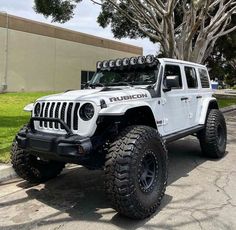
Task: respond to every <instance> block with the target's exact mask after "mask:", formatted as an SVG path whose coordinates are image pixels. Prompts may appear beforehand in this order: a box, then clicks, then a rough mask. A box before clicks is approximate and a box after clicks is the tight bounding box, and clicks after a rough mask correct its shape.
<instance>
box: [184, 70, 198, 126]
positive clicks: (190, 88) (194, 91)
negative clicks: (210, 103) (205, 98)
mask: <svg viewBox="0 0 236 230" xmlns="http://www.w3.org/2000/svg"><path fill="white" fill-rule="evenodd" d="M184 75H185V78H186V83H187V87H186V97H188V100H187V105H188V114H187V121H188V125H189V127H193V126H196V125H197V124H198V116H199V114H198V109H199V105H200V103H201V99H202V95H201V92H200V90H199V85H200V84H199V81H198V77H197V70H196V69H195V68H194V67H193V66H187V65H185V66H184Z"/></svg>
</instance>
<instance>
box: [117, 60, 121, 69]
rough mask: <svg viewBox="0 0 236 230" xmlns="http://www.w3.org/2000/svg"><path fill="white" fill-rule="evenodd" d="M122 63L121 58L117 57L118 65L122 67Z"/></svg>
mask: <svg viewBox="0 0 236 230" xmlns="http://www.w3.org/2000/svg"><path fill="white" fill-rule="evenodd" d="M121 65H122V60H121V59H116V67H120V66H121Z"/></svg>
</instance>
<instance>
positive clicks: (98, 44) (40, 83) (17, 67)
mask: <svg viewBox="0 0 236 230" xmlns="http://www.w3.org/2000/svg"><path fill="white" fill-rule="evenodd" d="M4 20H5V21H4ZM6 24H7V23H6V15H1V14H0V83H1V86H2V84H3V83H4V76H5V73H7V76H5V77H6V80H7V82H6V83H7V91H8V92H15V91H28V92H29V91H62V90H67V89H79V88H80V83H81V71H82V70H83V71H95V67H96V62H97V61H98V60H106V59H113V58H118V57H130V56H137V55H141V54H142V48H139V47H135V46H130V45H127V44H122V43H118V42H114V41H110V40H107V39H103V38H98V37H94V36H91V35H86V34H82V33H79V32H74V31H69V30H65V29H61V28H58V27H52V26H49V25H47V24H42V23H37V22H33V21H29V20H26V19H22V18H17V17H14V16H9V18H8V25H7V26H6ZM4 27H9V28H8V29H7V28H4ZM35 28H36V29H37V30H36V29H35ZM7 32H8V39H7V40H8V41H7V43H6V38H7ZM6 54H7V55H6ZM6 61H7V65H6ZM6 68H7V71H6Z"/></svg>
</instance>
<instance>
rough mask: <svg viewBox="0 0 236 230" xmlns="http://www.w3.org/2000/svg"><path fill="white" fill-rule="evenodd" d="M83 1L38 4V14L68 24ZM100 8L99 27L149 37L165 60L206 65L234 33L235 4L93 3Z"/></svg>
mask: <svg viewBox="0 0 236 230" xmlns="http://www.w3.org/2000/svg"><path fill="white" fill-rule="evenodd" d="M81 1H82V0H35V7H34V8H35V11H36V12H38V13H42V14H44V15H45V16H46V17H48V16H52V18H53V21H58V22H62V23H63V22H65V21H68V20H69V19H70V18H72V17H73V10H74V9H75V7H76V5H77V4H78V3H79V2H81ZM90 1H92V2H94V3H95V4H99V5H100V6H101V13H100V15H99V17H98V23H99V24H100V25H101V26H102V27H106V26H108V25H111V28H112V32H113V34H114V36H115V37H117V38H121V37H130V38H136V37H148V38H149V39H150V40H151V41H152V42H154V43H156V42H159V43H160V44H161V48H162V52H163V54H164V55H165V56H166V57H170V58H178V59H183V60H189V61H195V62H199V63H203V62H204V61H205V60H206V59H207V57H208V56H209V55H210V54H211V52H212V51H213V48H214V45H215V43H216V41H217V40H218V39H219V38H220V37H222V36H224V35H226V34H228V33H230V32H232V31H234V30H235V29H236V25H233V26H230V22H231V17H232V15H233V14H236V0H90Z"/></svg>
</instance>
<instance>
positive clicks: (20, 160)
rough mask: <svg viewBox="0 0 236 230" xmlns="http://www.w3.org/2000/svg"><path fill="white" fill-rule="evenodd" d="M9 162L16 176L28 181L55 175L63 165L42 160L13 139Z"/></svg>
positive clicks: (45, 178) (40, 179) (46, 178)
mask: <svg viewBox="0 0 236 230" xmlns="http://www.w3.org/2000/svg"><path fill="white" fill-rule="evenodd" d="M11 163H12V165H13V168H14V169H15V171H16V173H17V174H18V176H20V177H21V178H23V179H25V180H27V181H29V182H30V183H41V182H45V181H47V180H50V179H52V178H54V177H56V176H57V175H58V174H60V173H61V171H62V169H63V168H64V167H65V163H64V162H57V161H42V160H38V159H37V157H36V156H34V155H31V154H29V153H28V152H25V151H24V150H23V149H20V148H19V147H18V144H17V142H16V141H15V140H14V141H13V144H12V150H11Z"/></svg>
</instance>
